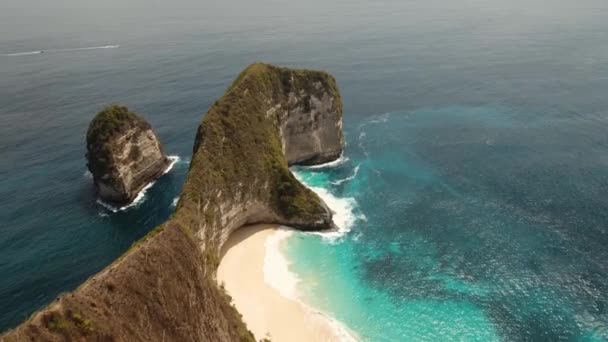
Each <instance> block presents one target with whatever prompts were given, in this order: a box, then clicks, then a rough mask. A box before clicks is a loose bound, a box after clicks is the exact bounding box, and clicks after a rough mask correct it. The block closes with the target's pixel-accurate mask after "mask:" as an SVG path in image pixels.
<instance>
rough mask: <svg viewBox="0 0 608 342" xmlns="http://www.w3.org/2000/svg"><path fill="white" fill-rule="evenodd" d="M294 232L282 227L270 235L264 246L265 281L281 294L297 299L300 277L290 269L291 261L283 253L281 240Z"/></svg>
mask: <svg viewBox="0 0 608 342" xmlns="http://www.w3.org/2000/svg"><path fill="white" fill-rule="evenodd" d="M291 234H293V233H292V232H291V231H290V230H288V229H285V228H281V229H279V230H277V232H276V233H274V234H272V235H270V236H269V237H268V238H267V239H266V242H265V243H264V246H265V248H266V253H265V255H264V281H265V282H266V283H267V284H268V285H270V287H272V288H274V289H275V290H276V291H278V292H279V293H280V294H281V296H283V297H285V298H289V299H292V300H297V299H298V295H297V290H296V289H297V285H298V282H299V281H300V279H299V278H298V277H297V276H296V275H295V274H294V273H292V272H290V271H289V261H288V260H287V259H286V258H285V256H283V253H281V242H282V241H283V240H285V239H286V238H288V237H289V236H291Z"/></svg>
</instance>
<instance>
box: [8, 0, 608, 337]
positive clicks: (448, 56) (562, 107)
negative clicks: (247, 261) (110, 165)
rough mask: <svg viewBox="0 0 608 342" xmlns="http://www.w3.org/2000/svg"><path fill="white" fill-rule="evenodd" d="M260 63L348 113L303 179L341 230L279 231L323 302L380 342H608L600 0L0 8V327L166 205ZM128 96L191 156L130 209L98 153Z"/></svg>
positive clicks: (607, 6)
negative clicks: (295, 75)
mask: <svg viewBox="0 0 608 342" xmlns="http://www.w3.org/2000/svg"><path fill="white" fill-rule="evenodd" d="M98 47H104V48H98ZM83 48H92V49H83ZM41 50H43V51H44V53H39V51H41ZM28 52H31V53H29V54H22V53H28ZM256 61H263V62H270V63H276V64H281V65H286V66H294V67H303V68H315V69H323V70H326V71H329V72H330V73H332V74H333V75H335V77H336V78H337V80H338V83H339V86H340V89H341V92H342V96H343V100H344V127H345V128H344V129H345V134H346V138H347V142H348V146H347V149H346V152H345V160H346V161H345V162H344V163H342V164H340V165H337V166H334V167H330V168H320V169H305V168H300V169H297V173H298V175H299V177H301V178H302V179H303V180H304V181H305V182H306V183H307V184H308V185H310V186H313V187H317V188H320V189H323V191H325V192H327V193H328V194H331V195H332V196H334V197H335V198H338V199H341V200H342V201H346V202H344V203H348V208H347V209H348V210H347V212H346V213H344V212H342V213H341V215H347V216H348V218H349V222H348V229H350V231H349V232H348V233H346V234H345V235H344V236H342V237H340V238H337V239H333V240H328V239H327V238H323V237H321V236H317V235H302V234H298V235H293V236H292V237H291V238H290V239H289V241H287V248H286V249H287V251H286V253H287V254H288V255H289V257H290V259H291V260H292V262H293V264H292V268H293V271H294V272H296V273H297V274H298V275H299V276H300V278H301V279H302V283H301V290H302V291H303V292H305V294H306V297H307V298H308V300H309V301H310V302H311V304H313V305H314V306H316V307H317V308H319V309H320V310H322V311H324V312H326V313H329V314H331V315H332V316H334V317H336V318H337V319H338V320H340V321H341V322H343V323H344V324H345V325H346V326H348V327H349V328H350V329H351V330H353V331H354V332H356V333H357V335H359V337H360V338H361V339H362V340H364V341H608V196H607V195H606V194H607V193H608V2H606V1H605V0H579V1H574V0H570V1H566V0H555V1H551V2H548V1H543V0H528V1H523V0H514V1H506V0H456V1H445V0H441V1H440V0H408V1H403V0H400V1H397V0H379V1H363V0H350V1H343V0H337V1H320V0H310V1H294V0H283V1H279V0H261V1H245V0H227V1H222V2H219V1H195V0H177V1H151V0H147V1H144V0H129V1H124V0H123V1H119V0H109V1H103V2H100V1H90V0H86V1H82V0H78V1H77V0H57V1H52V2H51V1H42V0H3V1H2V3H0V222H1V224H0V331H4V330H6V329H9V328H11V327H13V326H15V325H17V324H18V323H20V322H21V321H23V320H25V319H26V318H27V317H29V315H30V314H31V313H32V312H34V311H35V310H37V309H38V308H40V307H42V306H44V305H46V304H47V303H49V302H51V301H52V300H53V299H54V298H56V297H57V295H58V294H60V293H62V292H66V291H70V290H73V289H75V288H76V287H77V286H78V285H79V284H81V283H82V282H83V281H84V280H86V279H87V278H88V277H90V276H91V275H93V274H95V273H96V272H98V271H99V270H101V269H103V268H104V267H105V266H107V265H109V264H110V263H111V262H112V261H113V260H114V259H115V258H117V257H118V256H119V255H121V254H122V253H123V252H124V251H125V250H126V249H127V248H128V247H129V246H130V245H131V244H132V243H133V242H134V241H136V240H138V239H139V238H140V237H142V236H143V235H145V234H146V232H148V231H149V230H150V229H152V228H153V227H155V226H156V225H158V224H159V223H161V222H163V221H164V220H165V219H166V218H167V217H168V216H169V215H170V214H171V212H172V211H173V207H172V202H173V200H174V198H175V197H176V196H178V194H179V192H180V189H181V186H182V182H183V180H184V178H185V175H186V172H187V169H188V161H189V159H190V155H191V151H192V145H193V142H194V135H195V130H196V127H197V126H198V124H199V122H200V120H201V118H202V116H203V114H204V113H205V112H206V111H207V109H208V108H209V106H210V105H211V104H212V103H213V102H214V101H215V100H216V99H217V98H218V97H219V96H221V95H222V94H223V92H224V90H225V89H226V88H227V87H228V86H229V84H230V83H231V82H232V80H233V79H234V78H235V77H236V75H237V74H238V72H239V71H240V70H242V69H243V68H245V67H246V66H247V65H248V64H250V63H252V62H256ZM112 103H120V104H125V105H127V106H129V107H130V108H131V109H133V110H135V111H136V112H138V113H140V114H141V115H143V116H144V117H145V118H146V119H148V120H149V121H150V123H151V124H152V126H153V127H154V128H155V129H156V131H157V133H158V134H159V136H160V138H161V140H162V141H163V142H164V144H165V148H166V150H167V152H168V154H170V155H177V156H180V158H181V160H180V162H178V163H177V164H176V165H175V167H174V169H173V170H172V171H171V172H170V173H168V174H167V175H165V176H163V177H162V178H161V179H159V180H158V181H157V183H156V184H155V185H154V186H153V187H152V188H151V189H150V190H148V192H147V194H146V196H145V200H144V201H143V202H142V203H140V204H139V205H137V206H135V207H133V208H131V209H129V210H125V211H122V212H117V213H112V212H109V211H107V210H106V209H104V208H103V207H102V206H101V205H99V204H98V203H97V202H96V198H95V197H94V193H93V186H92V181H91V179H90V176H88V175H87V173H86V166H85V160H84V153H85V134H86V130H87V126H88V123H89V122H90V120H91V119H92V118H93V116H94V115H95V114H96V113H97V112H98V111H99V110H101V109H102V108H103V106H104V105H107V104H112Z"/></svg>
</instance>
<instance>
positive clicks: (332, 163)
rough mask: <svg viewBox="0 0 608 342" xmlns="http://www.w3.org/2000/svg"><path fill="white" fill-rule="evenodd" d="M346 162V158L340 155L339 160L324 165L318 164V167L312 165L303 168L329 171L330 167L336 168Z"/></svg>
mask: <svg viewBox="0 0 608 342" xmlns="http://www.w3.org/2000/svg"><path fill="white" fill-rule="evenodd" d="M347 161H348V157H345V156H344V154H342V155H341V156H340V158H338V159H336V160H334V161H330V162H329V163H325V164H319V165H312V166H305V167H304V168H306V169H312V170H314V169H329V168H332V167H336V166H340V165H342V164H344V163H346V162H347Z"/></svg>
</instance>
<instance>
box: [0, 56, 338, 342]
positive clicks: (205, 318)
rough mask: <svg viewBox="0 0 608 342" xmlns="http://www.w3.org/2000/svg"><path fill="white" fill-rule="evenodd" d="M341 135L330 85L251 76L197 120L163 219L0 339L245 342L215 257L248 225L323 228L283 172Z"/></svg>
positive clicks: (282, 72)
mask: <svg viewBox="0 0 608 342" xmlns="http://www.w3.org/2000/svg"><path fill="white" fill-rule="evenodd" d="M341 127H342V104H341V100H340V96H339V93H338V89H337V86H336V83H335V80H334V79H333V77H331V76H330V75H328V74H326V73H323V72H317V71H303V70H290V69H285V68H278V67H274V66H270V65H265V64H254V65H252V66H250V67H248V68H247V69H246V70H245V71H243V72H242V73H241V74H240V76H239V77H238V78H237V80H236V81H235V82H234V83H233V85H232V86H231V87H230V88H229V89H228V90H227V92H226V94H225V95H224V96H223V97H222V98H221V99H220V100H218V101H217V102H216V103H215V104H214V105H213V106H212V107H211V108H210V109H209V111H208V112H207V114H206V115H205V117H204V119H203V122H202V124H201V125H200V127H199V129H198V133H197V135H196V141H195V144H194V151H193V156H192V162H191V165H190V170H189V173H188V176H187V179H186V182H185V184H184V189H183V191H182V195H181V199H180V201H179V203H178V206H177V209H176V212H175V213H174V215H173V216H172V217H171V218H170V219H169V221H167V222H166V223H164V224H163V225H161V226H159V227H157V228H156V229H155V230H154V231H153V232H151V233H150V234H148V235H147V236H146V237H145V238H144V239H142V240H141V241H140V242H138V243H137V244H136V245H134V246H133V247H132V248H131V249H130V250H129V251H128V252H127V253H125V255H123V257H121V258H120V259H119V260H117V261H116V262H115V263H114V264H112V265H111V266H109V267H108V268H106V269H105V270H104V271H102V272H100V273H99V274H97V275H95V276H94V277H92V278H91V279H89V280H88V281H87V282H86V283H85V284H83V285H82V286H81V287H80V288H78V289H77V290H75V291H74V292H72V293H70V294H66V295H64V296H61V297H60V298H58V300H57V301H56V302H54V303H52V304H51V305H49V306H48V307H47V308H45V309H43V310H41V311H40V312H38V313H37V314H35V315H34V316H33V317H32V318H31V319H30V320H28V321H27V322H25V323H23V324H22V325H21V326H19V327H17V328H16V329H15V330H13V331H10V332H8V333H7V334H6V335H4V336H3V337H2V341H25V340H35V341H47V340H48V341H62V340H89V341H239V340H242V341H251V340H253V335H252V334H251V333H250V332H249V331H248V330H247V329H246V327H245V325H244V323H243V322H242V320H241V319H240V315H239V314H238V312H237V311H236V310H235V309H234V308H233V307H232V305H231V304H230V299H229V298H228V297H227V295H226V294H224V293H223V291H222V290H221V289H219V288H218V287H217V286H216V285H215V282H214V280H213V277H214V273H215V270H216V268H217V265H218V261H219V251H220V248H221V246H222V245H223V244H224V243H225V241H226V239H227V238H228V236H229V235H230V234H231V233H232V232H233V231H234V230H235V229H238V228H239V227H241V226H243V225H245V224H250V223H258V222H264V223H279V224H284V225H289V226H292V227H296V228H299V229H307V230H308V229H314V230H323V229H331V228H332V226H333V224H332V220H331V216H332V214H331V212H330V210H329V209H328V208H327V206H326V205H325V204H324V203H323V202H322V201H321V199H319V197H318V196H317V195H316V194H314V193H313V192H312V191H310V190H309V189H307V188H306V187H304V186H303V185H302V184H300V183H299V182H298V181H297V180H296V179H295V178H294V176H293V175H292V174H291V172H290V171H289V169H288V165H289V164H290V163H291V164H295V163H312V162H326V161H330V160H332V159H335V158H337V157H338V156H339V155H340V153H341V152H342V147H343V144H344V141H343V138H342V132H341ZM307 136H308V138H307Z"/></svg>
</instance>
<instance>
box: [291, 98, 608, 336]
mask: <svg viewBox="0 0 608 342" xmlns="http://www.w3.org/2000/svg"><path fill="white" fill-rule="evenodd" d="M529 117H530V116H529V115H525V114H522V113H519V112H514V111H509V110H507V109H505V108H491V107H462V106H450V107H438V108H424V109H420V110H415V111H409V112H390V113H386V114H383V115H377V116H372V117H371V118H370V119H367V120H365V121H363V122H362V123H360V124H359V125H358V126H356V127H352V126H350V127H348V128H347V133H348V138H349V139H348V140H349V145H348V148H347V151H346V153H345V156H346V157H347V158H348V160H347V161H346V162H344V163H343V164H341V165H339V166H336V167H328V168H324V169H306V168H299V169H297V170H296V172H297V174H298V176H299V177H300V178H301V179H302V180H303V181H304V182H305V183H306V184H308V185H309V186H311V187H313V188H317V189H318V188H323V189H325V190H326V191H329V192H330V193H331V194H333V195H334V196H336V197H338V198H342V199H350V201H356V202H353V203H355V205H354V206H353V207H352V208H350V210H349V211H350V212H349V213H348V214H349V215H351V216H352V217H353V218H354V222H353V223H352V225H350V227H349V228H350V231H349V232H348V233H346V234H345V235H344V236H342V237H341V238H339V239H333V240H331V239H327V238H323V237H321V236H318V235H307V234H296V235H293V236H292V237H290V239H289V240H288V242H287V247H286V253H287V255H288V256H289V258H290V260H291V261H292V262H293V264H292V271H293V272H295V273H296V274H298V275H299V277H300V278H301V282H300V284H299V290H300V291H301V294H302V295H303V297H304V299H305V300H306V301H308V302H310V304H312V305H313V306H315V307H317V308H319V309H321V310H322V311H324V312H327V313H329V314H331V315H332V316H335V317H336V318H338V319H339V320H340V321H342V322H343V323H345V324H346V325H347V326H348V327H350V328H351V329H352V330H354V331H356V332H357V333H358V334H359V336H360V337H361V338H362V339H363V340H369V341H418V340H456V341H522V340H525V341H558V340H569V341H570V340H571V341H603V340H606V339H608V324H607V321H606V316H605V311H604V303H605V300H606V294H605V292H604V290H605V287H603V286H605V278H604V276H605V273H603V272H602V269H604V268H605V262H604V260H603V258H604V255H605V253H606V250H605V243H606V240H604V239H603V237H605V230H602V229H603V228H602V227H603V226H602V222H603V213H597V214H596V215H597V216H589V217H586V218H585V219H582V218H581V217H580V216H577V215H575V214H574V213H577V212H580V211H582V210H583V208H582V206H586V205H589V204H582V203H581V202H580V201H581V198H580V197H579V196H581V195H582V194H580V193H579V192H577V191H576V190H575V189H577V188H578V189H581V190H582V189H585V187H588V186H591V185H590V184H589V183H590V182H593V181H594V179H593V178H592V177H593V176H595V177H597V176H600V175H599V174H596V175H593V174H591V173H589V174H588V177H590V178H586V179H572V178H567V177H564V173H565V172H568V170H569V166H568V164H567V163H566V162H565V160H564V157H565V155H564V151H563V149H555V144H559V142H560V141H563V140H564V139H566V140H567V141H568V138H569V137H568V133H565V132H552V130H554V129H555V127H553V125H552V124H551V123H550V122H547V121H540V120H539V121H538V122H536V123H535V122H533V120H530V119H529ZM531 121H532V122H531ZM539 137H542V139H539ZM570 138H574V137H570ZM571 144H572V143H571ZM580 158H581V162H583V161H584V160H586V161H587V162H589V163H592V164H595V163H597V160H590V159H587V157H580ZM601 177H602V176H600V178H601ZM595 180H596V181H597V179H595ZM550 184H552V185H550ZM586 190H587V191H592V190H591V189H589V188H587V189H586ZM579 191H580V190H579ZM585 193H586V194H587V196H589V193H588V192H585ZM560 195H561V196H560ZM590 209H591V210H592V211H594V209H595V208H590ZM339 214H344V213H339ZM593 223H595V224H596V225H595V226H594V225H593ZM594 228H595V229H599V232H598V231H593V229H594ZM584 229H588V230H590V231H587V232H584V231H582V230H584ZM603 232H604V233H603ZM598 285H599V286H600V288H597V286H598Z"/></svg>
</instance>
